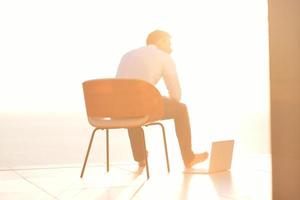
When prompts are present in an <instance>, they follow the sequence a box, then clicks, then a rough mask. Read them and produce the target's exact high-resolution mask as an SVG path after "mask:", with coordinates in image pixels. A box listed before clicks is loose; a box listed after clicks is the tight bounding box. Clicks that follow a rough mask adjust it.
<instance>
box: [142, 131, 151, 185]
mask: <svg viewBox="0 0 300 200" xmlns="http://www.w3.org/2000/svg"><path fill="white" fill-rule="evenodd" d="M142 134H143V136H144V137H143V138H144V144H145V152H144V153H145V155H146V172H147V180H148V179H149V177H150V175H149V166H148V156H147V147H146V142H145V134H144V132H143V133H142Z"/></svg>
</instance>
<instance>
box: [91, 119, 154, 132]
mask: <svg viewBox="0 0 300 200" xmlns="http://www.w3.org/2000/svg"><path fill="white" fill-rule="evenodd" d="M148 119H149V117H148V116H143V117H131V118H118V119H111V118H102V117H101V118H100V117H89V122H90V124H92V125H93V126H95V127H98V128H103V129H111V128H129V127H140V126H142V125H144V124H145V123H146V122H147V120H148Z"/></svg>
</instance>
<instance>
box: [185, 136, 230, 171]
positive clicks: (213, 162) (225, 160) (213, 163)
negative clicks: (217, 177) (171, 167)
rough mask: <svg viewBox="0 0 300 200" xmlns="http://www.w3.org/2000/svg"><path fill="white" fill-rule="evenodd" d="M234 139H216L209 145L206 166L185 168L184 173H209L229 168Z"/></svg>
mask: <svg viewBox="0 0 300 200" xmlns="http://www.w3.org/2000/svg"><path fill="white" fill-rule="evenodd" d="M233 146H234V140H225V141H216V142H213V143H212V145H211V152H210V159H209V164H208V168H207V166H206V168H190V169H185V170H184V171H183V173H185V174H211V173H216V172H223V171H227V170H230V168H231V161H232V153H233Z"/></svg>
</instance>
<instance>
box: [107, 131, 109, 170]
mask: <svg viewBox="0 0 300 200" xmlns="http://www.w3.org/2000/svg"><path fill="white" fill-rule="evenodd" d="M106 171H107V172H109V130H108V129H106Z"/></svg>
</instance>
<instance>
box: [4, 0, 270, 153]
mask: <svg viewBox="0 0 300 200" xmlns="http://www.w3.org/2000/svg"><path fill="white" fill-rule="evenodd" d="M267 25H268V24H267V1H261V0H229V1H222V0H213V1H200V0H195V1H174V0H168V1H159V0H152V1H141V0H129V1H121V0H119V1H117V0H110V1H71V0H53V1H40V0H36V1H34V0H29V1H16V0H11V1H1V2H0V29H1V31H0V57H1V58H0V67H1V73H0V91H1V94H0V97H1V98H0V112H1V113H2V114H1V115H2V116H4V118H5V116H6V115H7V114H9V115H14V114H15V115H18V113H23V114H24V113H25V114H28V115H29V114H36V113H40V114H42V115H43V114H47V115H48V114H50V115H51V114H52V115H53V114H54V113H56V115H59V113H71V112H72V113H74V112H75V113H78V114H79V115H82V114H85V113H84V112H85V110H84V104H83V98H82V88H81V83H82V82H83V81H84V80H87V79H91V78H104V77H113V76H114V74H115V71H116V68H117V65H118V62H119V60H120V58H121V56H122V55H123V54H124V53H125V52H126V51H128V50H130V49H132V48H136V47H139V46H142V45H144V42H145V37H146V35H147V34H148V33H149V32H150V31H152V30H154V29H163V30H166V31H168V32H170V33H171V34H172V36H173V49H174V53H173V57H174V59H175V61H176V62H177V65H178V72H179V74H180V75H179V76H180V79H181V82H182V89H183V101H184V102H186V103H187V104H188V106H189V108H190V115H191V122H192V129H193V136H194V138H195V140H194V145H195V146H197V145H198V143H201V142H202V141H206V140H210V139H214V138H220V137H224V136H225V137H234V138H236V139H237V140H240V141H241V142H242V143H243V144H244V145H243V147H244V148H245V150H246V151H259V152H268V149H269V139H268V137H269V96H268V94H269V77H268V46H267V45H268V35H267V33H268V26H267ZM159 87H160V88H161V89H162V91H163V93H164V94H165V93H166V91H165V88H164V87H162V85H161V83H160V85H159ZM4 126H5V124H3V123H1V125H0V128H3V127H4ZM5 130H7V129H5ZM8 131H11V132H14V131H13V129H10V130H8ZM0 134H1V133H0Z"/></svg>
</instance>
